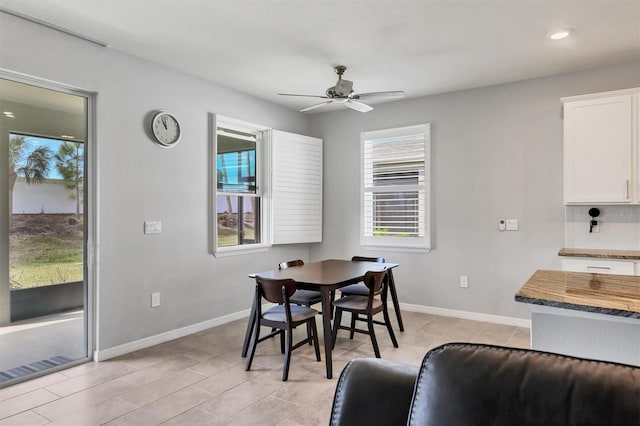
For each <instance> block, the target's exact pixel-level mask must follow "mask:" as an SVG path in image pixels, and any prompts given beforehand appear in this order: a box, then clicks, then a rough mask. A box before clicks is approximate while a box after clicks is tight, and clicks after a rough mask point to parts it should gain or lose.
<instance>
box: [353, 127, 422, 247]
mask: <svg viewBox="0 0 640 426" xmlns="http://www.w3.org/2000/svg"><path fill="white" fill-rule="evenodd" d="M361 143H362V200H361V203H362V204H361V212H362V214H361V218H362V225H361V238H360V240H361V244H362V245H363V246H376V247H380V246H383V247H389V248H399V249H417V250H427V249H430V246H431V242H430V218H429V202H430V201H429V183H430V178H429V161H430V157H429V151H430V149H429V148H430V126H429V124H421V125H417V126H410V127H401V128H395V129H386V130H378V131H371V132H363V133H362V134H361Z"/></svg>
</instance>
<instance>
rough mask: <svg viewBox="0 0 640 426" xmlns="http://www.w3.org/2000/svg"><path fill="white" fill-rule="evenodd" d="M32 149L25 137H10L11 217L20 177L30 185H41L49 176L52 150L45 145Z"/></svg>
mask: <svg viewBox="0 0 640 426" xmlns="http://www.w3.org/2000/svg"><path fill="white" fill-rule="evenodd" d="M31 147H32V145H31V143H30V142H29V140H28V139H27V138H26V137H25V136H22V135H13V134H12V135H10V136H9V217H11V215H12V213H13V188H14V186H15V184H16V179H18V176H24V178H25V179H26V181H27V183H28V184H39V183H42V182H44V180H45V179H46V178H47V176H48V174H49V164H50V162H51V150H50V149H49V147H47V146H45V145H41V146H38V147H36V148H35V149H33V150H31V149H29V148H31Z"/></svg>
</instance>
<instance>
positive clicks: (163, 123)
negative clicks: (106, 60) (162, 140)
mask: <svg viewBox="0 0 640 426" xmlns="http://www.w3.org/2000/svg"><path fill="white" fill-rule="evenodd" d="M162 125H163V126H164V129H165V130H167V116H166V115H163V116H162Z"/></svg>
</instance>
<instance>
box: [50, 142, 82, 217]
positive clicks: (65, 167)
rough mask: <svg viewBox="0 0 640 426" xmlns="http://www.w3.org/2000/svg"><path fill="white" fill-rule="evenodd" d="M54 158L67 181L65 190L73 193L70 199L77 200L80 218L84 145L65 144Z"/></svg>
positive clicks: (77, 213) (77, 214)
mask: <svg viewBox="0 0 640 426" xmlns="http://www.w3.org/2000/svg"><path fill="white" fill-rule="evenodd" d="M54 158H55V159H56V168H57V169H58V172H59V173H60V175H62V178H63V179H64V181H65V183H64V186H65V188H66V189H68V190H71V191H73V192H72V193H71V194H70V195H69V198H70V199H72V200H76V217H79V216H80V204H81V203H82V195H83V188H84V145H83V144H81V143H76V142H64V143H63V144H62V145H60V149H59V150H58V153H57V154H56V155H55V156H54Z"/></svg>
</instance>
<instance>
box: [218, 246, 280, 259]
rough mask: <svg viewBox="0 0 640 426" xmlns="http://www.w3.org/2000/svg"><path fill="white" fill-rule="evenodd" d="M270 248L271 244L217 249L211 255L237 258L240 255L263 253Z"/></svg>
mask: <svg viewBox="0 0 640 426" xmlns="http://www.w3.org/2000/svg"><path fill="white" fill-rule="evenodd" d="M269 248H271V244H255V245H251V246H233V247H221V248H217V249H216V250H215V251H214V252H213V255H214V256H215V257H227V256H237V255H241V254H251V253H260V252H265V251H267V250H269Z"/></svg>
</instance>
